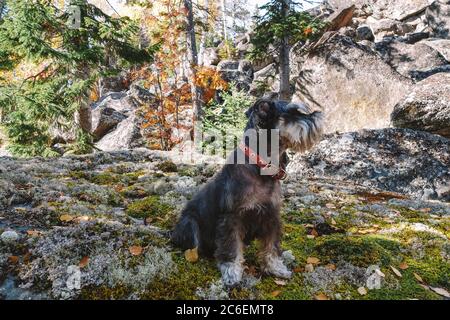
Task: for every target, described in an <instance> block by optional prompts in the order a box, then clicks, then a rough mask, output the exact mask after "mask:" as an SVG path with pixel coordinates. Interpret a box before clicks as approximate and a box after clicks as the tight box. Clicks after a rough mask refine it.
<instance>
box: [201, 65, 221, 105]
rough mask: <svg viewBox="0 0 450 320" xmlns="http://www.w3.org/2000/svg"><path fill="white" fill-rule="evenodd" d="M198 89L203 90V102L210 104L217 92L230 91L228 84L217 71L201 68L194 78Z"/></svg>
mask: <svg viewBox="0 0 450 320" xmlns="http://www.w3.org/2000/svg"><path fill="white" fill-rule="evenodd" d="M194 83H195V85H196V86H197V87H200V88H202V91H203V102H205V103H208V102H210V101H211V100H212V99H213V98H214V96H215V95H216V92H217V90H226V89H228V83H227V82H226V81H225V80H223V79H222V77H221V76H220V74H219V72H217V71H216V69H213V68H208V67H199V68H198V69H197V73H196V75H195V78H194Z"/></svg>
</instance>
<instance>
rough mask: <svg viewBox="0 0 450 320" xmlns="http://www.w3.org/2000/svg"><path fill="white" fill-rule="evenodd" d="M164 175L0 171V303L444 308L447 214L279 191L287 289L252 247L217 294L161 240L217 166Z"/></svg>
mask: <svg viewBox="0 0 450 320" xmlns="http://www.w3.org/2000/svg"><path fill="white" fill-rule="evenodd" d="M172 160H173V161H174V162H175V163H174V162H172ZM176 162H177V161H176V159H172V158H171V156H170V154H168V153H163V152H156V151H148V150H135V151H123V152H115V153H97V154H93V155H88V156H71V157H63V158H59V159H56V160H55V159H31V160H13V159H11V158H2V159H1V160H0V208H1V211H0V234H1V235H2V236H1V240H0V275H1V276H0V298H4V299H80V298H81V299H218V298H221V299H248V298H250V299H336V300H345V299H446V298H447V299H448V298H449V297H448V291H449V290H450V241H449V237H450V205H449V204H448V203H444V202H437V201H418V200H412V199H409V198H408V197H406V196H404V195H401V194H397V193H392V192H385V191H382V190H374V189H367V188H366V187H363V186H358V185H355V184H353V183H352V182H348V183H342V182H339V183H336V182H334V181H325V180H296V181H292V180H290V179H288V180H287V181H285V182H283V186H282V188H283V193H284V204H283V210H282V218H283V222H284V236H283V250H285V252H284V254H283V257H284V259H285V262H286V263H287V264H288V265H289V267H290V268H291V269H292V270H293V274H294V275H293V277H292V279H290V280H282V279H277V278H275V277H272V276H266V275H262V274H261V272H260V268H259V264H258V261H257V258H256V257H257V254H256V253H257V251H256V248H257V244H256V243H254V244H252V245H250V246H249V247H248V248H247V249H246V253H245V259H246V262H245V264H246V267H247V268H246V271H245V277H244V281H243V282H242V286H241V287H239V288H234V289H231V290H230V289H226V288H224V287H223V285H222V283H221V281H220V273H219V271H218V269H217V267H216V264H215V262H214V261H213V260H208V259H205V258H202V257H200V258H199V259H198V260H197V259H196V258H195V257H194V258H193V257H192V256H190V255H186V254H185V253H184V252H182V251H180V250H177V249H176V248H172V247H171V245H170V243H169V241H168V239H167V230H170V229H171V227H172V226H173V225H174V223H175V221H176V219H177V216H178V214H179V212H180V210H181V208H182V207H183V205H184V204H185V203H186V201H187V200H188V199H189V198H191V197H192V195H193V194H194V193H195V192H196V190H198V188H199V187H200V186H201V185H202V184H204V183H205V182H206V181H207V179H208V178H209V177H211V176H212V175H213V174H214V173H215V172H216V171H217V170H218V168H219V166H220V164H218V163H217V161H215V160H214V159H209V160H208V159H206V160H205V162H203V163H202V164H198V165H187V164H181V163H176ZM78 276H79V280H80V281H79V282H77V277H78Z"/></svg>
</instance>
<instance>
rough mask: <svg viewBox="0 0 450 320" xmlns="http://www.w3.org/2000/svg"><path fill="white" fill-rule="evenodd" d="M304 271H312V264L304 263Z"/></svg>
mask: <svg viewBox="0 0 450 320" xmlns="http://www.w3.org/2000/svg"><path fill="white" fill-rule="evenodd" d="M305 271H306V272H313V271H314V266H313V265H312V264H310V263H308V264H307V265H305Z"/></svg>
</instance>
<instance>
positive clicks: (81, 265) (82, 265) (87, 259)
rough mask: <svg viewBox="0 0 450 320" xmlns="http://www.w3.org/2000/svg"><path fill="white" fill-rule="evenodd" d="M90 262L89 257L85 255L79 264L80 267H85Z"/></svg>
mask: <svg viewBox="0 0 450 320" xmlns="http://www.w3.org/2000/svg"><path fill="white" fill-rule="evenodd" d="M88 263H89V257H88V256H85V257H83V259H81V260H80V263H79V264H78V266H79V267H80V268H84V267H86V266H87V265H88Z"/></svg>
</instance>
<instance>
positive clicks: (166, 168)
mask: <svg viewBox="0 0 450 320" xmlns="http://www.w3.org/2000/svg"><path fill="white" fill-rule="evenodd" d="M156 168H158V169H159V170H161V171H162V172H177V171H178V167H177V165H176V164H175V163H173V162H172V161H170V160H166V161H163V162H161V163H158V164H157V166H156Z"/></svg>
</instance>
